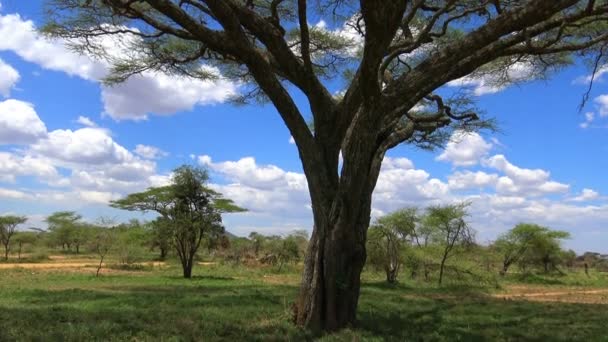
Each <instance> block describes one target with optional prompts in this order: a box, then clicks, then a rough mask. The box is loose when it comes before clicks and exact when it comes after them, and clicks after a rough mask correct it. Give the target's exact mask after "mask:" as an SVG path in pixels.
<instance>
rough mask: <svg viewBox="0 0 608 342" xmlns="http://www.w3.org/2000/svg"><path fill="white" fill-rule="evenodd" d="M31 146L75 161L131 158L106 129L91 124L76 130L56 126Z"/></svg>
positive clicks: (112, 160)
mask: <svg viewBox="0 0 608 342" xmlns="http://www.w3.org/2000/svg"><path fill="white" fill-rule="evenodd" d="M32 150H33V151H35V152H37V153H40V154H42V155H44V156H47V157H50V158H55V159H57V160H60V161H63V162H66V163H76V164H78V163H83V164H94V165H102V164H109V163H117V162H125V161H129V160H131V159H132V158H133V156H132V155H131V153H130V152H129V151H128V150H127V149H125V148H124V147H122V146H120V145H119V144H117V143H116V142H115V141H114V140H113V139H112V137H111V136H110V135H109V134H108V132H107V131H106V130H104V129H101V128H91V127H86V128H81V129H78V130H75V131H72V130H69V129H65V130H64V129H58V130H55V131H52V132H49V134H48V137H47V138H45V139H43V140H41V141H39V142H38V143H36V144H34V145H33V146H32Z"/></svg>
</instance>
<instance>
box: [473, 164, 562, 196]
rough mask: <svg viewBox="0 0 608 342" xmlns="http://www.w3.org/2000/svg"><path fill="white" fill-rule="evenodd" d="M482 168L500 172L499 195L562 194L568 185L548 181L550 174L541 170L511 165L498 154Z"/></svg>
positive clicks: (497, 186) (497, 188)
mask: <svg viewBox="0 0 608 342" xmlns="http://www.w3.org/2000/svg"><path fill="white" fill-rule="evenodd" d="M483 164H484V166H486V167H490V168H494V169H496V170H499V171H502V172H503V173H504V174H505V175H506V176H503V177H500V178H499V179H498V182H497V184H496V190H497V191H498V192H499V193H509V194H521V195H525V196H535V195H542V194H551V193H564V192H567V191H568V189H569V188H570V186H569V185H567V184H563V183H559V182H555V181H551V180H549V177H550V173H549V172H548V171H545V170H541V169H524V168H520V167H518V166H515V165H513V164H511V163H510V162H509V161H508V160H507V158H505V156H503V155H501V154H498V155H495V156H493V157H491V158H489V159H487V160H484V162H483Z"/></svg>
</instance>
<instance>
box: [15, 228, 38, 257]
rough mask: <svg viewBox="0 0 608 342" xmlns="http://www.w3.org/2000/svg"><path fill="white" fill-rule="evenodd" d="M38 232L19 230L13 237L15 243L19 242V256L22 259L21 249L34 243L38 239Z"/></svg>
mask: <svg viewBox="0 0 608 342" xmlns="http://www.w3.org/2000/svg"><path fill="white" fill-rule="evenodd" d="M38 234H39V233H36V232H17V233H16V234H15V237H14V238H13V241H14V243H16V244H17V258H18V259H19V260H21V251H22V250H23V246H25V245H33V244H34V243H36V241H37V240H38Z"/></svg>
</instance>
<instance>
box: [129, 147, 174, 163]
mask: <svg viewBox="0 0 608 342" xmlns="http://www.w3.org/2000/svg"><path fill="white" fill-rule="evenodd" d="M133 152H135V154H137V155H138V156H140V157H142V158H145V159H158V158H163V157H166V156H168V155H169V153H167V152H165V151H163V150H161V149H160V148H158V147H154V146H148V145H142V144H138V145H137V146H135V150H133Z"/></svg>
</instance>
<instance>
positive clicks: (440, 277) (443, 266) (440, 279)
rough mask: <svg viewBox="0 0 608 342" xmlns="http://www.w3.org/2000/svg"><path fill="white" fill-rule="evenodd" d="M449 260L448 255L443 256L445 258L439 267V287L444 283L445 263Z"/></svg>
mask: <svg viewBox="0 0 608 342" xmlns="http://www.w3.org/2000/svg"><path fill="white" fill-rule="evenodd" d="M447 258H448V253H445V254H443V258H441V265H439V286H441V283H442V282H443V269H444V268H445V261H446V260H447Z"/></svg>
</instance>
